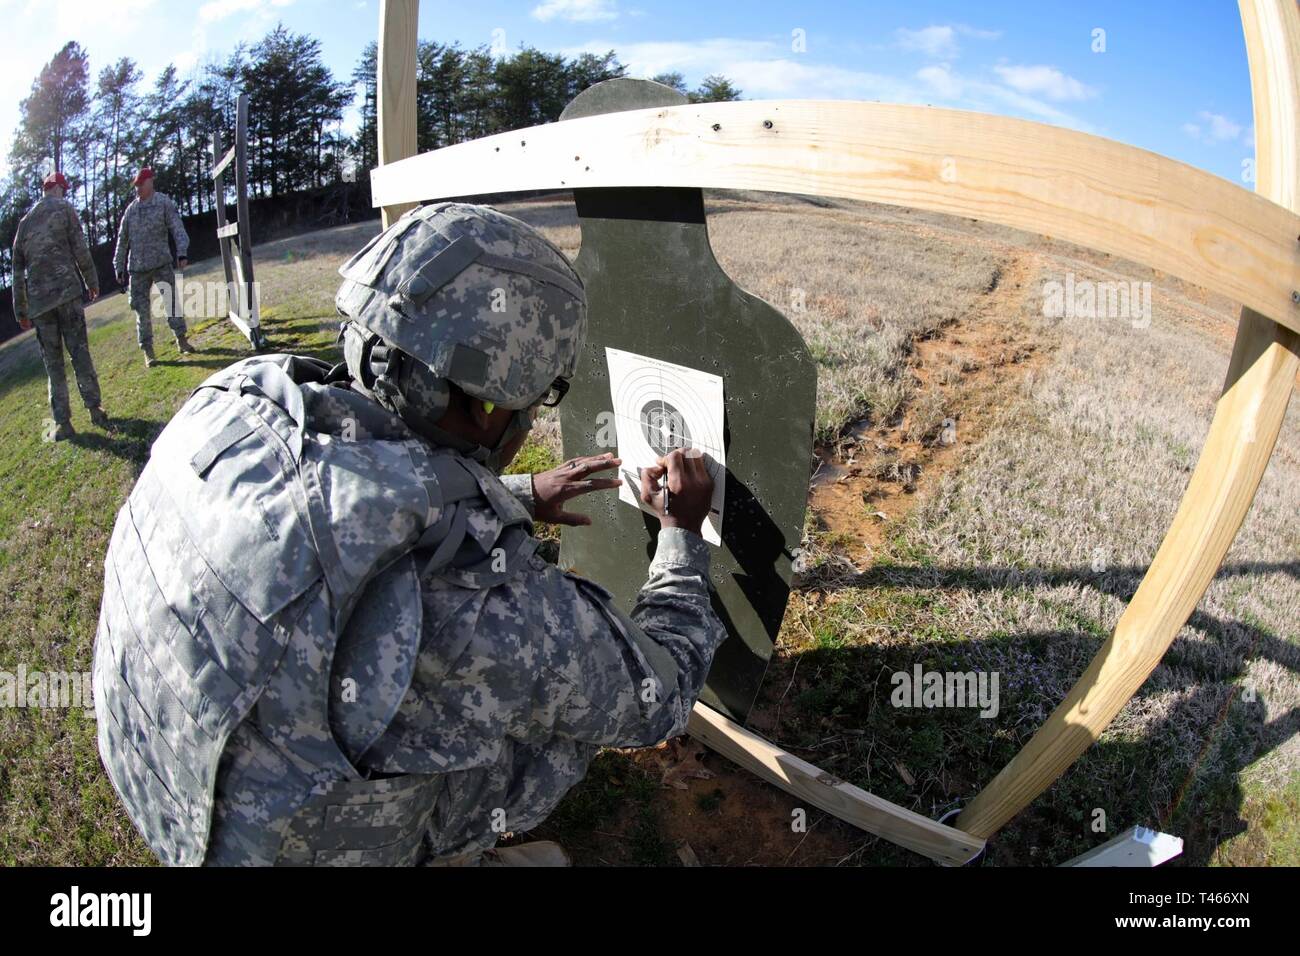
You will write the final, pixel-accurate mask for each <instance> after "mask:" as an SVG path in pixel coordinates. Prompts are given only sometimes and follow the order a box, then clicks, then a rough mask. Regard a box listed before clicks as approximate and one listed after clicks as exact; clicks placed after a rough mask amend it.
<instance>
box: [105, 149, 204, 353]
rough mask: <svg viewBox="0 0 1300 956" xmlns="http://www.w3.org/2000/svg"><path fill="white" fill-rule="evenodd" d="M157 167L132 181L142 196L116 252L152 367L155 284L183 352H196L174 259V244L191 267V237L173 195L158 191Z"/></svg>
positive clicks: (127, 217) (125, 221) (127, 216)
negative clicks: (151, 301)
mask: <svg viewBox="0 0 1300 956" xmlns="http://www.w3.org/2000/svg"><path fill="white" fill-rule="evenodd" d="M153 181H154V174H153V170H152V169H150V168H149V167H148V166H146V167H145V168H144V169H142V170H140V172H139V173H138V174H137V175H136V177H135V179H134V180H132V184H133V185H134V186H135V190H136V198H135V199H134V200H132V202H131V205H129V206H127V207H126V212H125V213H123V214H122V225H121V227H120V228H119V230H118V233H117V249H116V251H115V252H114V253H113V271H114V272H115V273H116V274H117V281H118V283H119V284H121V285H124V286H126V285H129V287H130V294H131V308H132V309H133V310H134V311H135V318H136V337H137V339H138V341H139V343H140V348H141V349H142V350H143V351H144V364H145V365H146V366H152V365H153V364H154V362H155V361H156V359H155V358H154V354H153V318H152V316H151V315H150V314H149V308H150V305H149V297H150V295H151V293H152V292H153V288H154V286H157V287H158V290H159V292H161V293H162V297H163V305H164V306H166V309H167V325H168V326H169V327H170V328H171V330H172V334H174V335H175V336H176V347H177V348H178V349H179V350H180V351H181V352H193V351H194V349H193V348H192V347H191V346H190V343H189V341H188V340H187V339H186V338H185V332H186V329H185V314H184V309H183V308H182V303H181V295H180V291H179V290H178V289H177V287H176V268H175V266H174V264H173V261H172V251H171V246H170V244H169V243H168V238H169V237H170V239H171V242H173V243H175V245H176V256H177V260H178V261H179V265H180V268H181V269H184V268H185V267H186V266H187V265H189V259H187V258H186V253H187V252H189V248H190V237H189V236H188V235H187V234H186V232H185V224H184V223H182V222H181V214H180V213H179V212H178V211H177V209H176V203H174V202H173V201H172V199H171V197H170V196H166V195H164V194H163V193H160V192H156V191H155V190H154V182H153Z"/></svg>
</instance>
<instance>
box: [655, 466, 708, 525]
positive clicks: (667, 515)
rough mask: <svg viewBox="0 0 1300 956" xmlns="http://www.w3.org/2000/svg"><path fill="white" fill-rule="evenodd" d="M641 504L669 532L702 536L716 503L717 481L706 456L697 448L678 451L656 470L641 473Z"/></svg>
mask: <svg viewBox="0 0 1300 956" xmlns="http://www.w3.org/2000/svg"><path fill="white" fill-rule="evenodd" d="M665 487H666V488H667V489H668V497H667V499H666V500H665V498H664V493H663V489H664V488H665ZM641 501H642V502H643V503H644V504H645V505H646V507H648V508H649V509H650V510H651V511H653V512H654V513H655V514H656V515H657V516H658V517H659V521H660V523H661V524H662V525H663V526H664V527H665V528H685V529H686V530H687V531H694V532H695V533H696V534H699V533H700V529H701V528H702V527H704V519H705V518H707V517H708V516H709V508H710V506H711V505H712V503H713V478H712V476H711V475H710V474H709V469H708V467H707V465H706V463H705V460H704V454H703V453H702V452H700V451H698V450H697V449H694V448H686V449H682V448H678V449H675V450H673V451H670V452H669V453H668V454H667V455H665V456H664V457H663V458H660V459H659V462H658V464H656V465H654V466H653V467H651V468H643V469H641ZM665 505H666V506H667V507H665Z"/></svg>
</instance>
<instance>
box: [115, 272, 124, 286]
mask: <svg viewBox="0 0 1300 956" xmlns="http://www.w3.org/2000/svg"><path fill="white" fill-rule="evenodd" d="M114 278H116V279H117V284H118V285H120V286H122V287H123V288H125V287H126V273H125V272H119V273H118V274H117V275H116V276H115V277H114Z"/></svg>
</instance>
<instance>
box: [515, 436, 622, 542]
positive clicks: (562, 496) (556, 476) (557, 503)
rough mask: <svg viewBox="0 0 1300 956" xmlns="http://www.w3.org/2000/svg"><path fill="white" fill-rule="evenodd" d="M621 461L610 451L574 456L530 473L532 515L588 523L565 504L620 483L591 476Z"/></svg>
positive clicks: (576, 524) (573, 523)
mask: <svg viewBox="0 0 1300 956" xmlns="http://www.w3.org/2000/svg"><path fill="white" fill-rule="evenodd" d="M622 463H623V461H622V459H620V458H615V457H614V455H613V453H612V452H606V453H605V454H603V455H593V456H591V457H589V458H574V459H571V460H570V461H566V462H565V463H564V464H563V465H561V466H560V467H559V468H552V469H551V470H550V471H544V472H541V473H540V474H536V475H533V514H534V516H535V517H536V518H537V520H538V521H545V522H547V523H549V524H567V525H569V526H571V527H581V526H584V525H589V524H591V519H590V518H589V517H587V516H586V515H579V514H572V513H571V512H568V511H565V510H564V503H565V502H566V501H568V500H569V499H571V498H576V497H578V496H579V495H585V494H589V493H590V492H593V491H606V490H608V489H611V488H617V487H618V486H619V485H621V484H622V482H621V481H619V479H617V478H593V477H591V476H592V475H594V474H597V473H599V472H602V471H609V469H611V468H617V467H618V466H619V465H621V464H622Z"/></svg>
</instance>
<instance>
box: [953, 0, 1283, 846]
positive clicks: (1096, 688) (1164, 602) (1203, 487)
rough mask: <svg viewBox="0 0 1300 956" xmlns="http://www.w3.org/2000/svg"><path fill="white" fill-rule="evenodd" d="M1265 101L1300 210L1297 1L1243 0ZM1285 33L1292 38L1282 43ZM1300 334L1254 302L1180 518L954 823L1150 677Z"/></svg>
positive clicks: (1012, 801) (1242, 510)
mask: <svg viewBox="0 0 1300 956" xmlns="http://www.w3.org/2000/svg"><path fill="white" fill-rule="evenodd" d="M1241 12H1242V22H1243V24H1244V26H1245V31H1246V42H1247V50H1248V53H1249V55H1250V74H1251V86H1252V88H1253V90H1254V96H1255V105H1256V136H1257V139H1258V142H1259V144H1260V148H1259V150H1258V152H1257V157H1256V184H1257V186H1259V187H1267V188H1268V189H1269V190H1270V198H1274V199H1277V200H1278V201H1281V202H1287V203H1289V204H1290V205H1291V206H1292V208H1293V209H1295V208H1296V204H1297V194H1298V193H1300V189H1298V188H1297V184H1300V162H1297V157H1300V150H1298V149H1297V148H1296V147H1297V143H1298V142H1300V139H1298V137H1300V100H1298V99H1297V88H1298V87H1297V79H1298V78H1300V8H1298V7H1297V6H1296V2H1295V0H1241ZM1283 38H1285V42H1282V40H1283ZM1297 371H1300V335H1297V334H1296V333H1294V332H1292V331H1290V330H1289V329H1285V328H1283V327H1282V326H1280V325H1278V324H1276V323H1274V322H1271V321H1269V320H1268V319H1267V318H1265V317H1264V316H1262V315H1259V314H1257V313H1255V312H1252V311H1251V310H1249V309H1247V310H1245V311H1244V312H1243V313H1242V317H1241V324H1240V325H1239V327H1238V331H1237V341H1236V345H1235V346H1234V348H1233V353H1232V361H1231V364H1230V366H1229V369H1228V380H1227V384H1226V386H1225V387H1224V391H1223V397H1222V398H1220V399H1219V404H1218V407H1217V409H1216V411H1215V415H1214V421H1213V423H1212V424H1211V426H1210V433H1209V436H1208V437H1207V438H1206V440H1205V446H1204V448H1203V449H1202V450H1201V459H1200V462H1199V463H1198V464H1197V466H1196V471H1195V472H1194V473H1193V474H1192V479H1191V481H1190V483H1189V484H1188V486H1187V491H1186V493H1185V494H1184V496H1183V500H1182V503H1181V505H1180V506H1179V508H1178V513H1177V514H1176V515H1175V517H1174V522H1173V525H1172V526H1171V527H1170V529H1169V533H1168V534H1167V535H1166V536H1165V540H1164V542H1163V543H1162V544H1161V545H1160V550H1159V551H1158V552H1157V553H1156V556H1155V559H1154V560H1153V561H1152V562H1151V567H1150V568H1149V569H1148V571H1147V574H1146V577H1145V578H1143V580H1142V584H1141V585H1140V586H1139V587H1138V590H1137V593H1136V594H1134V595H1133V600H1132V601H1130V602H1129V605H1128V607H1127V609H1125V611H1124V614H1123V616H1122V617H1121V618H1120V620H1119V624H1118V626H1117V627H1116V629H1115V633H1114V635H1112V636H1111V638H1110V639H1109V640H1108V641H1106V643H1105V644H1104V645H1102V648H1101V650H1100V651H1099V652H1098V653H1097V656H1096V658H1094V659H1093V661H1092V663H1091V665H1089V667H1088V669H1087V671H1086V672H1085V673H1084V675H1083V676H1082V677H1081V678H1080V679H1079V681H1078V683H1077V684H1075V685H1074V687H1073V688H1072V689H1071V690H1070V693H1069V694H1068V695H1067V696H1066V698H1065V700H1064V701H1063V702H1062V703H1061V705H1060V706H1059V707H1057V708H1056V710H1055V711H1054V712H1053V713H1052V715H1051V716H1050V717H1048V719H1047V722H1046V723H1044V724H1043V726H1042V727H1040V728H1039V729H1038V732H1037V733H1036V734H1035V735H1034V736H1033V738H1032V739H1031V740H1030V741H1029V743H1028V744H1027V745H1026V746H1025V748H1024V749H1023V750H1022V751H1021V752H1020V753H1019V754H1017V755H1016V756H1015V757H1014V758H1013V759H1012V760H1011V762H1010V763H1009V764H1007V765H1006V767H1004V768H1003V769H1002V772H1001V773H999V774H998V775H997V776H996V777H995V778H994V779H993V781H992V782H991V783H990V784H989V785H988V786H987V787H985V788H984V790H983V791H982V792H981V793H980V794H979V795H978V796H977V797H976V798H975V799H974V800H973V801H971V803H970V804H969V806H967V807H966V809H965V810H964V811H963V812H962V814H961V816H959V817H958V818H957V826H958V827H960V828H961V829H963V830H965V831H967V832H968V833H972V834H975V835H976V836H981V837H985V838H988V837H990V836H992V835H993V834H994V833H995V832H997V830H998V829H1000V828H1001V827H1002V826H1003V824H1005V823H1006V822H1007V821H1008V820H1010V819H1011V818H1012V817H1013V816H1015V815H1016V814H1017V813H1019V812H1020V810H1022V809H1023V808H1024V807H1025V806H1026V805H1028V804H1029V803H1030V801H1032V800H1033V799H1034V798H1036V797H1037V796H1038V795H1039V794H1040V793H1042V792H1043V791H1044V790H1045V789H1047V787H1048V786H1050V785H1051V783H1052V782H1053V781H1054V780H1056V779H1057V778H1058V777H1059V776H1060V775H1061V774H1062V773H1064V772H1065V770H1066V769H1067V768H1068V767H1069V766H1070V765H1071V764H1072V763H1074V761H1075V760H1076V759H1077V758H1078V757H1079V755H1080V754H1082V753H1083V751H1084V750H1086V749H1087V748H1088V746H1089V745H1091V744H1092V743H1093V741H1095V740H1096V739H1097V738H1098V737H1099V736H1100V735H1101V733H1102V731H1103V730H1105V729H1106V727H1107V726H1108V725H1109V724H1110V722H1111V721H1112V720H1113V719H1114V718H1115V715H1116V714H1118V713H1119V711H1120V709H1121V708H1122V707H1123V706H1124V704H1125V703H1127V702H1128V700H1129V699H1130V698H1131V697H1132V696H1133V694H1135V693H1136V692H1137V690H1138V688H1139V687H1141V686H1142V684H1143V683H1144V682H1145V681H1146V679H1147V677H1148V676H1149V675H1150V673H1151V671H1153V670H1154V669H1155V667H1156V665H1157V664H1158V663H1160V659H1161V657H1163V656H1164V653H1165V651H1166V650H1167V649H1168V647H1169V645H1170V644H1171V643H1173V640H1174V638H1175V637H1177V635H1178V632H1179V631H1180V630H1181V629H1182V626H1183V625H1184V624H1185V623H1186V622H1187V618H1188V617H1189V616H1190V615H1191V613H1192V611H1193V610H1195V608H1196V605H1197V604H1198V603H1199V602H1200V600H1201V598H1202V597H1203V596H1204V594H1205V590H1206V588H1208V587H1209V584H1210V581H1211V580H1213V578H1214V575H1215V574H1216V573H1217V572H1218V570H1219V567H1220V566H1221V565H1222V564H1223V559H1224V557H1225V556H1226V555H1227V553H1228V548H1229V547H1230V546H1231V545H1232V541H1233V539H1234V538H1235V537H1236V535H1237V531H1238V530H1239V529H1240V528H1241V523H1242V522H1243V521H1244V520H1245V517H1246V513H1247V511H1249V510H1250V505H1251V502H1252V501H1254V499H1255V492H1256V491H1257V490H1258V488H1259V482H1260V480H1261V479H1262V478H1263V475H1264V470H1265V468H1266V467H1267V466H1268V460H1269V457H1270V456H1271V455H1272V452H1273V446H1274V444H1275V443H1276V442H1277V436H1278V433H1279V431H1280V430H1281V428H1282V419H1283V418H1284V417H1285V415H1286V409H1287V404H1288V402H1289V401H1290V398H1291V391H1292V387H1293V386H1294V383H1295V379H1296V373H1297Z"/></svg>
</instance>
